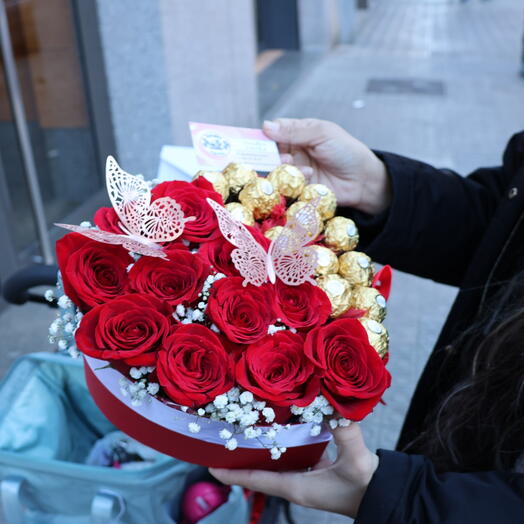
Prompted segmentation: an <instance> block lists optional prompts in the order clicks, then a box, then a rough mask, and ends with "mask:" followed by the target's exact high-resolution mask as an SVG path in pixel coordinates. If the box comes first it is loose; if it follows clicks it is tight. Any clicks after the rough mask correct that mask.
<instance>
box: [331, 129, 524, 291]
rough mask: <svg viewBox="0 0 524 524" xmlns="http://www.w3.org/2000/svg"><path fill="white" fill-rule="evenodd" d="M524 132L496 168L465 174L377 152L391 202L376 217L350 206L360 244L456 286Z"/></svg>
mask: <svg viewBox="0 0 524 524" xmlns="http://www.w3.org/2000/svg"><path fill="white" fill-rule="evenodd" d="M522 143H524V134H523V133H520V134H518V135H515V136H514V137H513V138H512V140H511V141H510V143H509V144H508V146H507V148H506V152H505V153H504V164H503V166H500V167H494V168H482V169H478V170H476V171H475V172H473V173H472V174H470V175H469V176H467V177H462V176H460V175H458V174H457V173H455V172H453V171H450V170H443V169H436V168H434V167H432V166H430V165H428V164H425V163H423V162H419V161H416V160H412V159H409V158H405V157H402V156H399V155H395V154H392V153H378V155H379V156H380V157H381V159H382V160H383V162H384V163H385V165H386V168H387V172H388V174H389V176H390V178H391V182H392V189H393V201H392V204H391V206H390V208H389V210H388V211H387V212H385V213H384V214H382V215H381V216H378V217H369V216H365V215H363V214H362V213H357V212H355V211H352V210H350V209H348V208H339V210H338V212H339V213H340V214H342V215H345V216H349V217H351V218H353V219H354V220H355V221H356V222H357V225H358V226H359V230H360V233H361V244H360V245H361V246H362V249H363V250H365V251H366V253H368V254H369V255H370V256H371V257H372V258H374V259H375V260H377V261H378V262H381V263H384V264H386V263H387V264H391V265H392V266H393V267H395V268H397V269H399V270H401V271H406V272H409V273H413V274H415V275H419V276H422V277H426V278H432V279H433V280H436V281H439V282H443V283H447V284H451V285H459V284H460V282H461V281H462V278H463V275H464V273H465V271H466V269H467V267H468V266H469V263H470V261H471V258H472V256H473V254H474V253H475V249H476V247H477V246H478V244H479V242H480V240H481V239H482V236H483V234H484V232H485V230H486V228H487V225H488V223H489V221H490V219H491V218H492V216H493V214H494V213H495V210H496V208H497V205H498V203H499V202H500V199H501V198H502V197H503V196H504V195H506V193H507V188H508V184H509V183H510V181H511V179H512V177H513V175H514V174H515V171H516V169H517V167H516V165H515V164H516V157H517V156H520V155H518V154H517V153H516V150H519V151H518V153H520V148H521V147H522Z"/></svg>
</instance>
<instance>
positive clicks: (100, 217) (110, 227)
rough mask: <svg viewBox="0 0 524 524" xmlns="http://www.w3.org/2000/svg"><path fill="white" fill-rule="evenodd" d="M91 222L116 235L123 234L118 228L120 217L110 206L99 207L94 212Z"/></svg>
mask: <svg viewBox="0 0 524 524" xmlns="http://www.w3.org/2000/svg"><path fill="white" fill-rule="evenodd" d="M93 222H94V223H95V224H96V225H97V226H98V228H99V229H101V230H102V231H108V232H109V233H116V234H117V235H123V234H124V232H123V231H122V229H121V228H120V218H118V215H117V214H116V211H115V210H114V209H113V208H112V207H101V208H100V209H99V210H98V211H97V212H96V213H95V216H94V218H93Z"/></svg>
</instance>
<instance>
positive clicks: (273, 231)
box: [264, 226, 284, 241]
mask: <svg viewBox="0 0 524 524" xmlns="http://www.w3.org/2000/svg"><path fill="white" fill-rule="evenodd" d="M283 229H284V228H283V227H282V226H275V227H272V228H270V229H268V230H267V231H266V232H265V233H264V236H266V237H267V238H269V240H271V241H273V240H275V239H276V238H277V237H278V236H279V235H280V233H281V232H282V230H283Z"/></svg>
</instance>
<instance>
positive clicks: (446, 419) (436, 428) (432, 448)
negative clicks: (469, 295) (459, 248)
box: [413, 273, 524, 471]
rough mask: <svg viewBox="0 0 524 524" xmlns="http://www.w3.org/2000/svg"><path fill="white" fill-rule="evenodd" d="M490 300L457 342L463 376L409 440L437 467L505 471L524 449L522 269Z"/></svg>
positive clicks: (445, 469) (440, 469)
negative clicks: (464, 363)
mask: <svg viewBox="0 0 524 524" xmlns="http://www.w3.org/2000/svg"><path fill="white" fill-rule="evenodd" d="M491 304H492V306H491V307H488V308H486V309H487V310H486V313H485V314H484V315H483V318H482V319H481V320H480V321H478V322H476V323H475V325H474V326H472V327H471V328H470V329H469V330H467V331H466V332H465V333H464V334H463V335H462V336H461V337H460V339H459V340H457V345H458V347H459V348H460V349H459V351H461V352H462V351H463V354H469V355H471V354H474V358H473V360H472V361H471V362H470V366H469V372H468V374H467V376H466V377H465V378H464V379H463V380H462V381H461V382H460V383H458V384H457V385H456V386H455V387H454V388H453V389H452V390H451V391H450V392H449V393H447V394H446V395H445V397H444V399H443V400H442V402H441V404H440V406H439V407H438V409H437V410H436V411H435V412H433V413H432V414H431V416H430V417H428V420H429V421H430V422H429V424H428V426H427V427H428V429H427V431H425V432H423V433H422V434H421V435H420V437H419V438H418V439H417V441H416V442H414V443H413V444H414V448H415V449H416V452H417V453H419V452H420V453H423V454H424V455H426V456H428V457H429V458H430V459H432V461H433V462H434V464H435V466H436V468H437V471H485V470H493V469H495V470H511V469H512V468H513V467H514V465H515V462H516V460H517V459H518V457H519V456H520V455H521V454H522V453H523V452H524V273H523V274H519V275H517V276H516V277H515V278H514V279H513V280H512V281H511V282H509V283H508V284H506V285H505V286H503V288H502V289H501V290H500V292H499V293H498V294H497V295H496V297H495V298H494V300H492V301H491ZM472 346H473V347H472Z"/></svg>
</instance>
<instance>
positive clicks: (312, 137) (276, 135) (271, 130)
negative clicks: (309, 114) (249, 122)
mask: <svg viewBox="0 0 524 524" xmlns="http://www.w3.org/2000/svg"><path fill="white" fill-rule="evenodd" d="M326 124H327V122H325V121H324V120H318V119H316V118H277V119H276V120H266V121H265V122H264V124H263V125H262V129H263V131H264V133H265V134H266V135H267V136H268V137H269V138H272V139H273V140H275V141H276V142H280V143H285V144H291V145H296V146H314V145H316V144H318V143H320V142H322V141H323V140H325V139H326V134H327V133H326Z"/></svg>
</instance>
